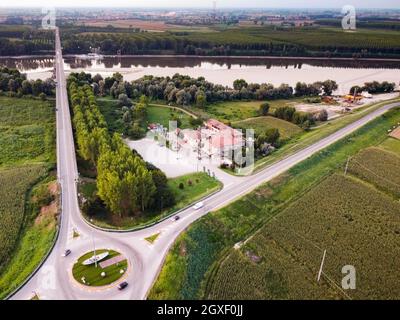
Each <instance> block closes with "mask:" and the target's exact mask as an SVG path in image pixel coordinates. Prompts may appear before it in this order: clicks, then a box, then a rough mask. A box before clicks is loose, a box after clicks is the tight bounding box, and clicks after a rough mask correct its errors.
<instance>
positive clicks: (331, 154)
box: [149, 109, 400, 299]
mask: <svg viewBox="0 0 400 320" xmlns="http://www.w3.org/2000/svg"><path fill="white" fill-rule="evenodd" d="M399 119H400V109H394V110H392V111H389V112H387V113H386V114H385V115H383V116H381V117H378V118H377V119H376V120H374V121H372V122H370V123H368V124H367V125H365V126H364V127H362V128H361V129H359V130H357V131H356V132H354V133H353V134H351V135H350V136H348V137H346V138H344V139H342V140H340V141H338V142H336V143H335V144H333V145H331V146H330V147H328V148H327V149H325V150H323V151H321V152H318V153H317V154H315V155H313V156H312V157H310V158H309V159H307V160H305V161H303V162H301V163H300V164H298V165H296V166H295V167H293V168H292V169H290V170H289V171H288V172H286V173H285V174H283V175H281V176H279V177H277V178H275V179H273V180H272V181H270V182H268V183H266V184H264V185H262V186H261V187H258V188H257V189H256V190H255V191H253V192H252V193H250V194H248V195H247V196H245V197H243V198H241V199H239V200H237V201H235V202H234V203H232V204H230V205H229V206H227V207H225V208H223V209H220V210H218V211H216V212H212V213H210V214H208V215H207V216H205V217H203V218H201V219H200V220H199V221H197V222H195V223H194V224H192V225H191V226H190V227H189V228H188V230H187V231H185V232H184V233H182V234H181V235H180V237H179V238H178V239H177V241H176V242H175V244H174V245H173V247H172V249H171V251H170V253H169V254H168V255H167V258H166V262H165V265H164V267H163V269H162V271H161V273H160V275H159V278H158V280H157V281H156V283H155V285H154V287H153V288H152V290H151V292H150V294H149V299H201V298H207V297H211V296H212V297H217V296H218V297H220V298H222V297H224V298H226V297H227V295H228V294H229V293H228V291H229V290H231V291H230V294H231V296H233V295H235V293H236V292H237V294H238V295H242V297H243V295H244V294H246V293H248V296H246V298H249V299H251V298H256V297H257V298H259V297H261V296H262V297H266V296H268V295H269V296H271V297H272V296H273V297H274V298H278V297H288V296H295V294H296V292H299V291H295V290H294V289H293V287H288V284H287V283H288V280H287V279H288V278H287V274H286V273H285V274H283V272H284V271H285V270H284V269H281V268H280V269H279V270H280V272H281V274H278V273H276V272H275V270H272V269H271V270H272V271H270V272H267V271H266V270H265V269H264V270H263V273H261V272H260V275H259V274H257V272H251V271H249V272H247V271H246V269H244V268H241V269H240V270H238V269H235V270H236V272H237V276H236V277H237V278H236V279H238V277H240V275H243V277H242V278H241V279H240V283H238V282H237V281H232V283H229V284H228V283H227V279H226V278H223V276H222V274H223V273H224V272H226V273H224V274H225V275H226V274H228V273H229V272H231V270H230V269H229V266H230V265H231V264H224V265H222V264H223V262H224V261H226V260H227V259H229V261H233V260H231V259H235V257H236V258H237V259H238V260H234V261H235V263H236V262H237V263H241V261H243V260H245V261H246V263H247V264H251V266H250V267H249V268H250V269H249V270H255V269H256V268H257V266H258V263H266V264H267V263H269V264H270V265H272V264H273V263H274V262H275V261H276V263H278V262H279V261H283V262H291V263H292V264H291V265H289V266H288V273H290V274H291V277H293V274H296V272H295V269H296V268H297V269H296V270H297V274H298V275H299V277H298V278H296V279H297V280H296V282H294V283H293V284H292V286H295V283H299V284H300V285H301V284H303V283H304V282H305V281H306V280H304V278H305V277H304V276H303V275H304V274H305V273H304V272H306V271H307V272H308V273H307V275H308V277H311V274H312V278H313V280H314V281H315V277H316V274H314V273H313V272H314V268H315V266H314V263H313V262H311V261H310V263H311V264H310V265H311V267H312V268H311V267H310V265H306V264H304V265H301V263H300V262H301V261H302V260H300V259H301V258H302V257H303V256H301V254H303V251H304V252H305V253H304V254H307V251H310V250H311V249H312V250H315V249H313V247H312V248H311V249H310V247H304V248H303V251H299V252H295V251H293V253H298V254H299V258H298V260H297V261H296V260H295V258H296V257H295V256H294V257H293V258H292V257H291V256H289V257H287V256H284V257H282V259H281V260H279V258H280V257H279V256H276V257H275V260H273V259H272V258H271V260H268V259H264V260H263V259H262V257H261V253H258V252H257V253H258V254H259V256H258V255H257V253H254V252H252V251H251V250H253V249H252V247H249V246H250V243H251V244H253V243H254V241H253V240H252V239H250V240H249V242H248V243H247V244H246V245H245V246H244V247H242V249H241V250H240V252H238V251H236V250H234V249H233V246H234V244H235V243H238V242H241V241H245V240H246V239H248V238H249V237H250V236H251V235H254V234H256V235H255V237H257V236H258V234H259V233H257V231H258V230H260V229H261V230H264V228H267V227H268V225H269V223H272V221H275V220H274V219H277V220H279V218H280V216H281V214H282V212H284V211H285V210H294V209H290V208H295V207H294V203H296V201H299V200H301V199H302V198H303V197H307V195H308V192H310V190H311V192H312V190H318V189H314V187H316V186H318V185H320V184H321V183H325V184H324V186H326V188H328V185H327V184H326V183H327V182H324V179H326V177H328V176H331V175H332V174H333V173H335V172H339V174H338V175H336V176H333V177H338V178H330V179H340V182H341V183H342V184H343V186H344V187H347V188H356V190H358V191H361V194H358V193H357V194H354V195H353V194H351V195H350V193H349V195H348V197H352V199H353V200H352V201H354V199H357V200H358V199H359V197H363V193H364V191H365V194H366V195H369V194H371V196H370V199H367V200H366V201H367V203H363V202H361V201H359V200H358V202H360V203H358V204H357V206H358V208H360V209H359V210H357V214H358V215H359V214H362V213H360V210H361V211H362V210H363V209H361V207H363V206H366V207H368V208H367V210H368V211H367V212H372V214H373V216H371V219H373V220H374V222H373V223H374V225H376V226H379V228H382V229H378V230H379V232H375V234H374V237H385V236H387V237H391V238H390V239H392V240H396V241H398V239H396V237H395V236H393V232H394V233H397V232H398V226H396V225H395V224H393V223H392V222H390V223H388V224H387V225H380V222H381V221H384V220H382V219H384V217H387V215H388V214H389V215H390V213H391V212H394V211H393V210H398V203H396V202H395V201H393V198H391V197H390V196H389V195H387V194H383V193H381V192H380V191H377V190H376V189H374V187H373V186H372V185H371V184H369V183H367V182H362V183H361V184H358V180H354V179H355V178H351V177H345V178H343V177H341V176H340V175H341V174H342V173H343V172H344V168H345V165H346V161H347V159H348V157H349V156H353V155H356V154H357V153H358V152H360V151H361V150H363V149H365V148H368V147H371V146H376V145H379V144H380V143H381V142H383V141H384V140H385V139H386V136H387V130H388V128H391V127H392V126H393V125H394V124H395V123H397V122H398V121H399ZM353 120H354V119H353ZM385 143H386V142H384V144H385ZM338 170H339V171H338ZM326 181H328V182H329V181H337V182H338V183H339V180H326ZM364 184H367V186H365V185H364ZM331 188H332V186H331ZM357 188H359V189H357ZM365 188H366V189H365ZM334 189H338V190H335V192H336V193H334V192H333V191H332V192H328V193H329V194H328V195H326V197H328V198H327V199H330V201H332V200H331V199H332V198H331V197H332V196H333V195H335V194H336V195H338V194H340V195H344V194H345V193H346V190H340V186H339V187H338V188H335V186H334ZM327 190H328V189H327ZM329 190H330V189H329ZM349 190H350V189H349ZM366 190H368V191H369V192H370V193H366V192H367V191H366ZM314 192H316V191H314ZM330 193H332V195H330ZM354 197H355V198H354ZM357 197H358V198H357ZM379 197H381V199H380V198H379ZM306 199H307V198H306ZM349 199H350V198H349ZM363 199H364V198H363ZM379 199H380V200H379ZM357 200H356V201H357ZM364 200H365V199H364ZM364 200H363V201H364ZM368 201H370V202H368ZM380 201H382V203H384V208H385V210H387V213H381V214H377V213H376V208H377V207H376V204H377V203H378V202H380ZM324 203H325V201H324V196H320V198H319V199H318V202H317V203H315V201H314V202H308V203H307V204H308V205H307V206H306V207H305V208H306V209H307V210H310V211H312V208H314V205H323V204H324ZM369 204H370V205H369ZM338 205H343V206H344V205H348V203H343V202H338ZM288 208H289V209H288ZM343 208H345V209H346V208H348V207H343ZM345 209H344V210H345ZM302 212H303V211H302ZM378 212H379V211H378ZM299 213H301V212H299ZM346 213H348V212H339V214H340V215H341V219H344V218H346V219H347V220H348V223H350V221H349V220H351V216H346V217H344V218H343V216H344V215H345V214H346ZM311 214H312V212H311ZM315 214H316V213H315ZM354 217H356V215H355V214H354ZM328 218H330V217H327V218H326V219H328ZM363 218H364V219H365V217H363ZM353 219H354V218H353ZM392 219H394V220H390V221H396V217H392ZM341 221H345V220H341ZM397 221H398V220H397ZM366 222H368V219H367V220H363V226H366V225H367V226H368V224H366ZM396 223H397V222H396ZM303 225H307V226H309V229H310V230H315V228H317V227H318V226H321V227H323V226H324V225H321V224H320V222H319V221H318V220H317V221H313V223H310V220H307V222H306V223H303ZM339 227H340V226H339ZM289 230H291V226H290V225H286V224H285V229H284V230H283V231H281V232H282V233H283V234H285V232H287V233H288V237H289V236H291V237H294V235H292V234H291V233H289ZM322 230H324V229H322ZM357 230H358V229H354V228H352V229H351V232H352V233H353V235H354V233H355V232H356V231H357ZM336 231H337V234H341V233H340V232H341V231H340V229H337V230H336ZM381 231H382V232H381ZM260 232H261V231H260ZM373 232H374V230H373V229H368V230H363V231H362V232H360V236H359V237H358V236H357V237H354V241H356V242H357V244H358V245H361V244H362V243H361V244H360V239H364V237H367V236H369V235H371V234H372V233H373ZM318 234H319V235H320V236H323V235H325V236H326V237H327V238H326V239H324V241H326V245H328V243H332V241H334V240H336V239H337V238H335V235H336V234H335V230H334V229H332V230H331V231H330V230H329V229H327V230H326V231H325V232H321V230H320V229H319V230H318ZM304 236H308V235H304ZM329 236H332V238H329ZM306 239H307V240H305V242H306V243H307V244H308V243H309V240H314V239H313V238H310V239H308V238H306ZM346 239H348V238H347V237H346ZM382 239H383V238H382ZM316 240H318V239H316ZM328 240H329V241H331V242H329V241H328ZM364 240H365V239H364ZM367 240H368V241H372V240H370V239H367ZM296 241H297V242H298V243H299V244H296V243H295V244H291V247H289V249H291V248H295V245H297V246H300V244H301V243H303V241H302V240H298V238H297V237H296ZM321 241H322V240H321ZM379 243H381V242H379ZM256 245H261V244H260V243H256V244H254V246H256ZM277 245H278V244H277ZM321 245H324V244H323V243H321ZM351 247H352V243H350V244H348V248H351ZM248 248H250V251H249V252H248V253H246V251H245V250H248ZM346 248H347V247H346ZM326 249H327V250H328V254H327V257H329V252H330V251H332V254H335V255H336V252H337V250H338V249H337V248H335V249H333V248H332V247H328V248H326ZM339 249H340V248H339ZM386 249H387V250H389V251H387V252H389V254H390V252H391V251H390V250H393V248H392V245H390V244H389V247H388V248H386V247H385V250H386ZM276 250H277V249H276ZM380 250H381V251H383V248H381V249H380ZM311 253H312V254H313V255H314V254H315V257H318V261H319V262H320V259H321V257H322V252H321V250H318V251H316V253H314V251H312V252H311ZM311 253H310V254H311ZM347 253H348V252H347ZM371 254H372V253H371ZM382 254H385V255H386V253H382ZM335 255H333V256H332V262H333V261H334V260H333V258H334V257H335ZM243 256H245V257H246V258H243ZM259 257H261V259H260V260H259V259H258V258H259ZM269 257H272V253H271V254H270V256H269ZM352 257H353V258H354V259H356V256H352ZM249 258H250V260H251V262H249ZM367 258H368V257H366V259H367ZM240 259H241V260H240ZM314 259H315V258H314ZM327 259H329V258H327ZM359 259H360V257H357V260H354V261H355V262H354V263H356V262H357V261H360V260H359ZM257 261H258V262H257ZM313 261H314V260H313ZM327 261H328V260H327ZM350 261H353V260H350ZM369 261H371V260H369ZM283 262H282V263H283ZM232 263H233V262H232ZM346 263H347V264H350V263H351V262H346ZM389 263H390V262H388V261H386V262H385V264H383V263H382V264H381V265H382V266H383V267H385V268H388V264H389ZM273 265H275V264H273ZM225 266H226V267H227V270H226V271H224V270H225V269H224V267H225ZM318 266H319V265H317V268H318ZM366 266H371V262H369V264H366ZM233 267H235V268H236V267H237V265H236V264H235V265H232V268H233ZM333 267H334V265H333V264H332V265H331V266H330V267H329V268H333ZM246 268H247V265H246ZM252 268H253V269H252ZM303 269H304V270H303ZM257 270H259V269H257ZM328 270H331V269H328ZM360 270H362V269H360ZM339 271H340V270H339ZM232 272H234V271H232ZM300 272H303V273H300ZM331 272H332V271H329V274H328V276H329V275H331ZM390 272H391V273H392V271H390ZM384 274H385V276H386V275H387V278H385V282H384V283H385V284H386V283H387V282H388V285H390V274H389V272H388V271H387V270H385V271H384ZM388 274H389V275H388ZM220 275H221V278H219V276H220ZM249 275H252V277H250V276H249ZM262 275H263V276H264V277H263V280H262V281H261V280H260V277H261V276H262ZM340 275H341V274H340V273H339V276H340ZM374 276H375V275H373V274H372V275H370V278H369V280H368V281H367V282H366V288H367V287H368V286H370V285H371V283H372V281H373V277H374ZM300 278H301V279H300ZM216 279H220V280H218V282H216V281H217V280H216ZM222 279H225V283H226V284H224V285H222V284H221V282H220V281H222ZM290 279H292V278H290ZM310 279H311V278H310ZM335 279H336V278H335ZM325 280H326V279H325V278H324V281H323V283H324V284H323V286H325V287H326V288H328V287H329V290H324V291H323V292H325V294H326V295H327V296H329V295H330V296H329V297H335V298H337V297H343V296H341V295H340V293H338V292H337V290H336V289H332V288H331V286H328V285H327V284H326V281H325ZM290 281H291V280H290ZM360 281H361V280H360ZM217 284H220V285H221V290H223V292H224V294H225V296H223V295H222V293H220V292H222V291H218V290H217V289H216V286H217ZM251 285H252V286H253V290H252V291H251V292H248V291H246V290H250V289H249V288H250V287H251ZM309 285H310V284H309ZM360 285H363V284H360ZM395 285H396V284H395V283H393V284H391V285H390V288H391V289H393V290H398V288H397V289H396V288H394V287H393V286H395ZM225 286H226V288H227V287H228V286H229V289H227V290H225V289H223V287H225ZM315 287H317V286H315ZM397 287H399V286H398V284H397ZM254 288H256V289H259V288H262V290H261V289H260V290H254ZM264 289H265V290H264ZM315 290H316V291H314V293H312V292H310V293H307V295H311V294H316V293H315V292H317V290H322V289H321V288H320V287H317V288H316V289H315ZM388 290H389V289H385V288H380V291H376V292H379V293H382V294H387V293H388V292H389V291H388ZM304 291H305V290H302V292H303V293H304V297H306V293H305V292H304ZM394 292H397V291H394ZM364 296H365V297H366V298H368V297H370V296H371V293H367V294H365V295H364ZM321 297H324V296H323V295H321ZM325 297H326V296H325ZM358 297H360V296H359V295H358V296H356V295H355V298H358Z"/></svg>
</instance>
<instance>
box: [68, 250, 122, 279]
mask: <svg viewBox="0 0 400 320" xmlns="http://www.w3.org/2000/svg"><path fill="white" fill-rule="evenodd" d="M127 270H128V260H127V259H126V257H125V256H124V255H122V254H121V253H119V252H118V251H114V250H108V249H100V250H96V251H95V252H93V251H90V252H87V253H85V254H84V255H82V256H81V257H80V258H79V259H78V260H77V261H76V262H75V264H74V265H73V267H72V276H73V278H74V279H75V281H77V282H78V283H79V284H81V285H84V286H87V287H102V286H108V285H111V284H113V283H116V282H117V281H118V280H120V279H122V278H124V276H125V274H126V273H127Z"/></svg>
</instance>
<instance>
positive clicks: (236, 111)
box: [191, 98, 301, 123]
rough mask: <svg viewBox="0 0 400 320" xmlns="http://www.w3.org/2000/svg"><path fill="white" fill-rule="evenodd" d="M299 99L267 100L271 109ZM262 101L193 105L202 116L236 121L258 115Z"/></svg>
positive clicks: (290, 103) (293, 102) (224, 120)
mask: <svg viewBox="0 0 400 320" xmlns="http://www.w3.org/2000/svg"><path fill="white" fill-rule="evenodd" d="M299 101H301V99H300V98H299V99H298V98H294V99H283V100H272V101H268V103H269V105H270V109H271V111H273V110H274V109H275V108H277V107H279V106H290V105H293V104H296V103H297V102H299ZM262 102H263V101H227V102H219V103H215V104H210V105H208V106H207V107H206V109H205V110H203V109H200V108H197V107H193V108H191V109H193V110H194V111H195V112H196V113H198V114H199V115H202V116H208V117H213V118H216V119H218V120H220V121H223V122H232V123H234V122H236V121H241V120H245V119H248V118H253V117H257V116H258V110H259V108H260V105H261V104H262Z"/></svg>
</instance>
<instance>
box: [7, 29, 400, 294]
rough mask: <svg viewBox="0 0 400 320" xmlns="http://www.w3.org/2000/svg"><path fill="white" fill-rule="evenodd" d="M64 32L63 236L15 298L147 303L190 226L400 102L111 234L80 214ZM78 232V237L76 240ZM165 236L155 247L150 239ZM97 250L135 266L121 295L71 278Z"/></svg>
mask: <svg viewBox="0 0 400 320" xmlns="http://www.w3.org/2000/svg"><path fill="white" fill-rule="evenodd" d="M61 50H62V49H61V43H60V37H59V31H58V29H56V59H55V67H56V78H57V88H56V90H57V118H56V122H57V168H58V180H59V183H60V186H61V191H62V192H61V212H62V213H61V222H60V229H59V236H58V239H57V241H56V243H55V246H54V248H53V250H52V251H51V253H50V255H49V257H48V258H47V259H46V261H45V262H44V263H43V264H42V265H41V267H40V268H39V270H38V271H37V272H36V273H35V274H34V275H33V276H32V277H31V278H30V280H29V281H28V282H27V283H26V284H25V285H24V286H23V287H22V288H21V289H20V290H18V291H17V292H16V293H15V294H14V295H13V296H12V297H11V299H30V298H32V296H33V295H35V294H36V295H38V296H39V298H40V299H60V300H62V299H68V300H75V299H76V300H78V299H100V300H101V299H145V298H146V296H147V294H148V291H149V290H150V289H151V287H152V285H153V283H154V281H155V279H156V278H157V276H158V273H159V271H160V269H161V267H162V265H163V262H164V259H165V257H166V255H167V253H168V250H169V248H170V247H171V246H172V244H173V243H174V241H175V239H176V238H177V237H178V236H179V234H180V233H181V232H183V231H184V230H185V229H186V228H187V227H188V226H189V225H190V224H191V223H193V222H194V221H196V220H197V219H199V218H200V217H202V216H203V215H205V214H207V213H208V212H210V211H214V210H217V209H219V208H221V207H223V206H226V205H227V204H229V203H231V202H232V201H234V200H236V199H238V198H239V197H241V196H243V195H245V194H247V193H249V192H251V191H252V190H254V189H255V188H256V187H257V186H259V185H260V184H262V183H264V182H266V181H269V180H271V179H273V178H274V177H276V176H278V175H280V174H282V173H283V172H285V171H287V170H288V169H290V168H291V167H293V166H294V165H296V164H298V163H299V162H301V161H303V160H305V159H307V158H308V157H310V156H311V155H313V154H314V153H316V152H318V151H320V150H322V149H324V148H326V147H327V146H329V145H331V144H332V143H334V142H336V141H338V140H340V139H342V138H343V137H345V136H347V135H349V134H350V133H352V132H354V131H355V130H357V129H358V128H360V127H362V126H363V125H365V124H366V123H368V122H369V121H371V120H373V119H375V118H376V117H378V116H380V115H382V114H383V113H385V112H386V111H387V110H389V109H391V108H393V107H395V106H398V105H400V104H387V105H385V106H383V107H381V108H379V109H377V110H375V111H373V112H371V113H369V114H368V115H366V116H364V117H363V118H361V119H359V120H357V121H355V122H354V123H351V124H350V125H348V126H346V127H344V128H342V129H340V130H338V131H336V132H335V133H333V134H331V135H330V136H328V137H326V138H324V139H321V140H320V141H318V142H316V143H314V144H312V145H311V146H309V147H306V148H304V149H302V150H300V151H298V152H296V153H294V154H292V155H290V156H288V157H286V158H285V159H283V160H281V161H278V162H276V163H274V164H272V165H271V166H269V167H266V168H265V169H263V170H261V171H259V172H258V173H256V174H254V175H251V176H246V177H240V178H239V177H238V178H237V179H238V183H234V184H229V185H225V186H224V188H223V189H222V190H221V191H220V192H218V193H216V194H214V195H212V196H210V197H209V198H207V200H205V201H204V203H205V206H204V207H203V208H201V209H200V210H194V209H193V208H188V209H186V210H183V211H182V212H180V214H179V215H180V217H181V218H180V219H179V220H178V221H173V220H172V219H167V220H164V221H162V222H160V223H158V224H156V225H153V226H151V227H148V228H145V229H142V230H138V231H132V232H123V233H122V232H107V231H102V230H98V229H95V228H93V227H91V226H90V225H89V224H88V223H87V222H86V221H85V219H84V218H83V216H82V215H81V213H80V210H79V205H78V197H77V184H76V182H77V179H78V170H77V163H76V157H75V147H74V139H73V132H72V125H71V117H70V110H69V104H68V96H67V88H66V78H65V73H64V65H63V57H62V52H61ZM74 230H76V231H77V232H78V233H79V236H78V237H73V233H74ZM155 233H160V235H159V237H158V238H157V240H156V241H155V242H154V244H150V243H148V242H147V241H146V240H145V238H146V237H149V236H151V235H154V234H155ZM93 242H94V243H95V244H96V247H97V248H106V249H113V250H116V251H119V252H121V253H122V254H123V255H125V256H126V257H127V258H128V260H129V264H130V272H128V273H127V274H126V279H125V280H126V281H128V283H129V286H128V287H127V288H126V289H125V290H122V291H118V290H117V288H116V287H115V286H109V287H107V288H101V290H99V289H93V288H86V287H84V286H82V285H80V284H78V283H77V282H76V281H75V280H74V279H73V278H72V275H71V269H72V265H73V264H74V262H75V261H76V260H77V259H78V258H79V256H81V255H82V254H84V253H86V252H87V251H90V250H92V248H93ZM67 248H68V249H71V251H72V253H71V254H70V255H69V256H68V257H62V254H63V252H64V251H65V249H67Z"/></svg>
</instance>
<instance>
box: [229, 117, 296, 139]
mask: <svg viewBox="0 0 400 320" xmlns="http://www.w3.org/2000/svg"><path fill="white" fill-rule="evenodd" d="M234 126H235V127H239V128H243V129H254V132H255V134H262V133H264V132H265V130H267V129H271V128H275V129H278V130H279V133H280V138H281V140H289V139H290V138H292V137H294V136H296V135H298V134H300V133H302V132H303V129H301V128H300V127H299V126H297V125H295V124H293V123H291V122H288V121H285V120H281V119H278V118H274V117H270V116H267V117H257V118H251V119H247V120H242V121H238V122H235V124H234Z"/></svg>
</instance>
